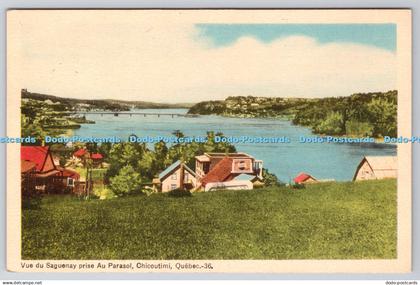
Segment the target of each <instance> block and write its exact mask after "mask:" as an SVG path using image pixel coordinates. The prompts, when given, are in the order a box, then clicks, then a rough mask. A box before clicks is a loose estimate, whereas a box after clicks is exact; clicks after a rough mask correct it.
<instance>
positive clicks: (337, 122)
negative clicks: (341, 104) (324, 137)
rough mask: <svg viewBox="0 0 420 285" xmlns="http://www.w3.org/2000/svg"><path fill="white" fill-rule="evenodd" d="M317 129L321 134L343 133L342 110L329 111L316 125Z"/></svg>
mask: <svg viewBox="0 0 420 285" xmlns="http://www.w3.org/2000/svg"><path fill="white" fill-rule="evenodd" d="M315 131H316V132H317V133H321V134H329V135H341V134H343V133H344V130H343V115H342V113H340V112H329V113H328V115H327V117H326V118H325V120H323V121H321V122H319V124H318V125H317V126H315Z"/></svg>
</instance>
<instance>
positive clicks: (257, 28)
mask: <svg viewBox="0 0 420 285" xmlns="http://www.w3.org/2000/svg"><path fill="white" fill-rule="evenodd" d="M7 83H8V86H7V92H8V97H7V100H8V102H7V111H8V113H7V118H8V122H7V128H8V129H7V137H3V138H1V140H2V141H1V143H6V144H7V266H8V269H9V270H10V271H19V272H127V273H133V272H169V273H176V272H180V273H182V272H184V273H185V272H195V273H210V272H215V273H217V272H226V273H233V272H240V273H288V272H295V273H311V272H347V273H352V272H354V273H356V272H375V273H378V272H388V273H390V272H409V271H410V270H411V179H412V173H411V146H412V144H413V143H418V142H419V140H420V138H419V137H412V134H411V11H410V10H408V9H383V10H380V9H366V10H281V9H279V10H273V9H268V10H235V9H232V10H217V9H216V10H205V9H204V10H170V9H169V10H10V11H8V14H7Z"/></svg>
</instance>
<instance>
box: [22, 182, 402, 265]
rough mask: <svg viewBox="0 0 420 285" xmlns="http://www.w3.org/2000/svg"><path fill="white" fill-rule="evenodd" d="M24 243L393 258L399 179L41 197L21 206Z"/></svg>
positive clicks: (63, 251) (164, 252)
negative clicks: (36, 203) (36, 205)
mask: <svg viewBox="0 0 420 285" xmlns="http://www.w3.org/2000/svg"><path fill="white" fill-rule="evenodd" d="M22 249H23V256H22V257H23V258H24V259H303V258H304V259H309V258H311V259H313V258H317V259H331V258H337V259H343V258H346V259H350V258H396V181H395V180H382V181H369V182H358V183H350V182H349V183H330V184H324V185H321V184H318V185H312V186H309V187H307V188H306V189H299V190H291V189H288V188H281V189H278V188H273V189H262V190H255V191H236V192H235V191H230V192H229V191H220V192H212V193H195V194H194V195H193V196H192V197H182V198H175V197H170V196H167V195H163V194H162V195H152V196H150V197H145V196H131V197H127V198H119V199H112V200H105V201H99V200H91V201H79V200H77V199H75V198H72V197H47V198H45V199H44V200H43V201H42V204H41V208H40V209H31V210H24V212H23V239H22Z"/></svg>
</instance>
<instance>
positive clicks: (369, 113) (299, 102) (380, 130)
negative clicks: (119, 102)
mask: <svg viewBox="0 0 420 285" xmlns="http://www.w3.org/2000/svg"><path fill="white" fill-rule="evenodd" d="M397 97H398V93H397V91H396V90H393V91H388V92H375V93H357V94H353V95H351V96H346V97H329V98H320V99H313V98H311V99H304V98H278V97H254V96H234V97H228V98H226V99H225V100H220V101H204V102H200V103H197V104H195V105H194V106H192V107H191V108H190V109H189V111H188V113H189V114H201V115H211V114H214V115H221V116H228V117H240V118H247V117H251V118H282V117H283V118H289V119H291V120H292V122H293V123H294V124H297V125H302V126H307V127H310V128H311V129H312V131H313V132H314V133H318V134H326V135H354V136H374V137H382V136H396V135H397Z"/></svg>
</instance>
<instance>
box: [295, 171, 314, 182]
mask: <svg viewBox="0 0 420 285" xmlns="http://www.w3.org/2000/svg"><path fill="white" fill-rule="evenodd" d="M309 178H312V179H314V180H315V178H313V177H312V176H311V175H309V174H307V173H304V172H302V173H300V174H299V175H298V176H296V177H295V178H294V179H293V181H295V183H302V182H305V181H306V180H308V179H309Z"/></svg>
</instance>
